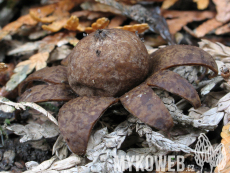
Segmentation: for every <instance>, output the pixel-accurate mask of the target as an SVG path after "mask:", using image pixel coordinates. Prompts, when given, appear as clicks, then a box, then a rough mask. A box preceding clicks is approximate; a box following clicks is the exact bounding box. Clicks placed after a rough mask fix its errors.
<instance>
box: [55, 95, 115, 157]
mask: <svg viewBox="0 0 230 173" xmlns="http://www.w3.org/2000/svg"><path fill="white" fill-rule="evenodd" d="M116 102H118V99H116V98H113V97H78V98H76V99H73V100H71V101H69V102H67V103H66V104H64V105H63V106H62V108H61V109H60V110H59V114H58V124H59V128H60V131H61V134H62V135H63V137H64V139H65V141H66V142H67V144H68V146H69V148H70V149H71V151H72V152H73V153H76V154H79V155H83V154H85V152H86V148H87V144H88V140H89V136H90V133H91V130H92V128H93V127H94V125H95V123H96V122H97V120H98V119H99V118H100V117H101V115H102V114H103V113H104V112H105V110H106V109H107V108H108V107H109V106H110V105H112V104H114V103H116Z"/></svg>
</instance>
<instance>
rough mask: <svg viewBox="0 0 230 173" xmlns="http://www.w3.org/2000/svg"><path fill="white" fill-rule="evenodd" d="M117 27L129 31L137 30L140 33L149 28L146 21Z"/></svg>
mask: <svg viewBox="0 0 230 173" xmlns="http://www.w3.org/2000/svg"><path fill="white" fill-rule="evenodd" d="M116 28H117V29H123V30H127V31H130V32H134V33H135V32H136V31H137V32H138V33H142V32H144V31H146V30H148V29H149V25H148V24H147V23H142V24H135V25H125V26H120V27H116Z"/></svg>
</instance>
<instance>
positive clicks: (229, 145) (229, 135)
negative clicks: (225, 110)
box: [215, 123, 230, 173]
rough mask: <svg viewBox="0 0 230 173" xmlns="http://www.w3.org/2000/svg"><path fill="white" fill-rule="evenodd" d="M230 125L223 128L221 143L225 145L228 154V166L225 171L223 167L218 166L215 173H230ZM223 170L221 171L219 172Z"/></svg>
mask: <svg viewBox="0 0 230 173" xmlns="http://www.w3.org/2000/svg"><path fill="white" fill-rule="evenodd" d="M229 129H230V123H228V124H226V125H225V126H224V127H223V128H222V132H221V134H220V135H221V137H222V140H221V143H222V144H223V145H224V149H225V152H226V158H225V159H226V165H225V167H224V168H223V169H221V166H222V165H218V166H217V167H216V169H215V173H217V172H220V173H229V171H230V131H229ZM218 169H221V170H218Z"/></svg>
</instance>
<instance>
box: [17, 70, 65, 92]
mask: <svg viewBox="0 0 230 173" xmlns="http://www.w3.org/2000/svg"><path fill="white" fill-rule="evenodd" d="M33 81H43V82H47V83H51V84H63V83H65V84H68V79H67V67H65V66H54V67H47V68H43V69H41V70H38V71H36V72H35V73H32V74H31V75H29V76H28V77H27V78H26V80H24V81H23V82H22V83H21V84H20V85H19V94H21V93H23V92H24V91H25V89H26V87H27V84H29V83H30V82H33Z"/></svg>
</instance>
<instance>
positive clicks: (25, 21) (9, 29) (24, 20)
mask: <svg viewBox="0 0 230 173" xmlns="http://www.w3.org/2000/svg"><path fill="white" fill-rule="evenodd" d="M36 24H37V21H35V20H34V19H32V18H31V16H30V15H29V14H27V15H25V16H21V17H19V18H18V20H16V21H14V22H11V23H9V24H7V25H6V26H5V27H3V28H2V30H0V40H1V39H3V38H4V37H5V36H6V35H8V34H10V35H13V34H15V33H16V32H17V31H18V30H19V28H20V27H21V26H22V25H29V26H35V25H36Z"/></svg>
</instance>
